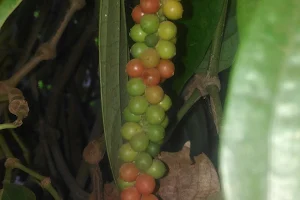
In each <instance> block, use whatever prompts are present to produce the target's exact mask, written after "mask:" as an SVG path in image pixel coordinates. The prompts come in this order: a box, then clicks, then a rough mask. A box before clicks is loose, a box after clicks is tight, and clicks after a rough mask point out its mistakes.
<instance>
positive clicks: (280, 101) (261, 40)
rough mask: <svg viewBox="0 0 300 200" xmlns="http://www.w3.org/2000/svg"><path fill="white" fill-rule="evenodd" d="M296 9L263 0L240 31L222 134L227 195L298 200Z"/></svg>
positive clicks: (291, 0) (294, 0)
mask: <svg viewBox="0 0 300 200" xmlns="http://www.w3.org/2000/svg"><path fill="white" fill-rule="evenodd" d="M241 2H243V1H241ZM241 2H240V3H241ZM240 6H241V5H240ZM244 10H247V11H248V10H249V11H250V12H251V10H252V7H250V8H249V9H247V7H246V5H245V8H244ZM299 10H300V2H299V1H298V0H286V1H284V2H283V1H281V0H262V1H261V2H260V4H259V5H258V7H257V9H256V12H255V14H253V18H252V20H251V21H250V22H249V25H248V27H247V29H245V30H244V32H243V36H242V39H241V44H240V47H239V51H238V54H237V58H236V63H235V65H234V71H233V74H232V77H231V82H230V89H229V94H228V98H227V104H226V107H225V120H224V128H223V132H222V137H221V149H220V152H221V158H220V159H221V163H220V166H221V172H222V173H221V175H222V180H223V187H224V193H225V197H226V199H230V200H240V199H243V200H253V199H256V200H265V199H272V200H276V199H293V200H294V199H299V196H300V191H299V188H300V181H299V178H298V176H299V175H298V174H299V171H300V160H299V152H300V141H299V138H300V137H299V128H300V124H299V117H300V112H299V110H300V105H299V102H300V93H299V88H300V79H299V74H300V68H299V66H300V53H299V48H300V40H299V37H300V27H299V18H300V12H299ZM238 13H241V10H240V11H238ZM241 22H242V21H241ZM243 23H246V22H245V21H243Z"/></svg>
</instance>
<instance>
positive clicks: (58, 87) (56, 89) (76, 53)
mask: <svg viewBox="0 0 300 200" xmlns="http://www.w3.org/2000/svg"><path fill="white" fill-rule="evenodd" d="M91 23H92V24H90V25H89V26H87V29H85V31H84V33H83V34H82V35H81V38H80V39H79V41H78V43H77V44H76V45H75V47H74V48H73V50H72V52H71V53H70V56H69V60H68V61H67V65H66V66H65V68H64V70H63V72H62V74H61V76H60V77H59V78H58V79H57V80H55V82H54V84H53V94H52V95H51V96H50V99H49V101H48V102H49V104H48V106H47V110H46V116H47V122H48V124H49V125H50V127H56V124H57V110H58V104H57V101H58V98H59V97H60V96H61V93H62V92H63V89H64V87H65V85H66V84H67V82H68V80H69V79H70V77H71V75H72V74H73V72H74V70H75V67H76V64H77V63H78V61H79V59H80V57H81V56H80V55H82V52H83V50H84V46H85V45H86V43H87V41H88V40H89V39H90V36H91V35H92V33H93V31H94V29H93V26H94V22H93V21H92V22H91ZM49 134H50V135H52V134H53V133H51V132H49V133H48V135H49ZM48 143H49V146H50V149H51V152H52V154H53V157H54V161H55V163H56V165H57V168H58V170H59V172H60V174H61V175H62V178H63V180H64V181H65V183H66V185H67V186H68V188H69V189H70V190H71V194H72V195H73V196H74V197H77V198H79V199H83V200H85V199H87V198H88V193H87V192H85V191H84V190H82V188H80V187H79V186H78V184H77V183H76V181H75V179H74V177H73V176H72V174H71V173H70V171H69V169H68V167H67V165H66V163H65V160H64V158H63V156H62V153H61V150H60V147H59V144H58V142H57V140H56V138H54V139H52V140H48Z"/></svg>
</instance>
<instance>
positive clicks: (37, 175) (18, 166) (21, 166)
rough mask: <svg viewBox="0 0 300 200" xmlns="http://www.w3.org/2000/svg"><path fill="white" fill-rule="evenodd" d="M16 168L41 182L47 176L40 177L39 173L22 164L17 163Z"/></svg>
mask: <svg viewBox="0 0 300 200" xmlns="http://www.w3.org/2000/svg"><path fill="white" fill-rule="evenodd" d="M15 168H17V169H20V170H22V171H24V172H26V173H27V174H29V175H30V176H32V177H33V178H35V179H37V180H39V181H42V180H44V179H45V178H46V177H45V176H42V175H40V174H39V173H37V172H35V171H33V170H31V169H29V168H28V167H26V166H24V165H22V164H21V163H16V165H15Z"/></svg>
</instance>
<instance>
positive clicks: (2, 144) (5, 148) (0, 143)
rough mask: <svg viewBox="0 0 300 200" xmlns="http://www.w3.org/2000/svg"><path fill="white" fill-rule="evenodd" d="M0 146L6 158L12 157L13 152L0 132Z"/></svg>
mask: <svg viewBox="0 0 300 200" xmlns="http://www.w3.org/2000/svg"><path fill="white" fill-rule="evenodd" d="M0 147H1V149H2V150H3V153H4V155H5V157H6V158H13V157H14V155H13V153H12V152H11V150H10V149H9V147H8V145H7V143H6V140H5V138H4V137H3V135H2V134H0Z"/></svg>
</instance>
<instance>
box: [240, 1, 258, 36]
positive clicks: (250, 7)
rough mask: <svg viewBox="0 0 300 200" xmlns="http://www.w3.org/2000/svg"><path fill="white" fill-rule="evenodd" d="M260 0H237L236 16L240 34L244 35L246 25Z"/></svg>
mask: <svg viewBox="0 0 300 200" xmlns="http://www.w3.org/2000/svg"><path fill="white" fill-rule="evenodd" d="M261 1H262V0H251V1H249V0H237V10H238V12H237V17H238V20H237V21H238V27H239V32H240V35H241V36H242V35H244V32H245V31H246V28H247V26H248V25H249V23H250V22H251V20H252V18H253V17H255V15H254V13H255V11H256V8H257V7H258V6H259V4H260V3H261Z"/></svg>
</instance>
